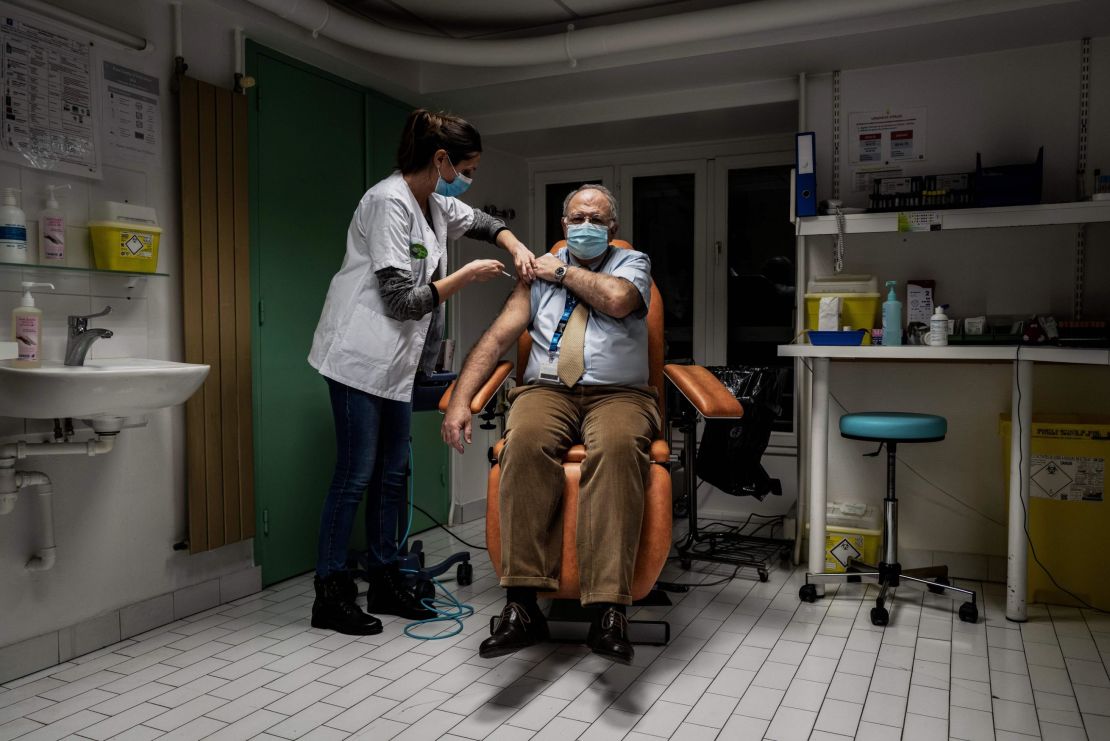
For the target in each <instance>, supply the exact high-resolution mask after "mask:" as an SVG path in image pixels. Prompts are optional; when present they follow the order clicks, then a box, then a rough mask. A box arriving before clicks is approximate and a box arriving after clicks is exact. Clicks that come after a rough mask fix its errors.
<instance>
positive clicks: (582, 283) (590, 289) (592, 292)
mask: <svg viewBox="0 0 1110 741" xmlns="http://www.w3.org/2000/svg"><path fill="white" fill-rule="evenodd" d="M563 285H564V286H566V288H567V290H568V291H570V292H571V293H573V294H574V295H575V296H577V297H578V298H580V299H582V300H583V301H585V302H586V303H587V304H589V305H590V307H591V308H593V309H594V310H596V311H600V312H601V313H602V314H608V315H609V316H611V317H613V318H614V319H624V318H625V317H626V316H628V315H629V314H631V313H632V312H634V311H636V310H638V309H640V308H642V307H643V305H644V299H643V297H642V296H640V292H639V291H638V290H636V286H634V285H632V282H631V281H629V280H626V279H624V278H618V277H617V276H615V275H606V274H605V273H595V272H593V271H592V270H587V269H586V268H580V267H576V266H573V265H572V266H571V267H569V268H568V269H567V274H566V277H564V278H563Z"/></svg>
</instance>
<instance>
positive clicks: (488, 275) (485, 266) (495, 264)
mask: <svg viewBox="0 0 1110 741" xmlns="http://www.w3.org/2000/svg"><path fill="white" fill-rule="evenodd" d="M462 270H464V271H466V277H467V279H468V281H478V282H479V283H485V282H486V281H487V280H493V279H494V278H496V277H497V276H499V275H501V273H502V271H504V270H505V266H504V265H502V264H501V261H500V260H472V261H470V262H468V263H467V264H466V265H464V266H463V267H462Z"/></svg>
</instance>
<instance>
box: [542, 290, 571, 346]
mask: <svg viewBox="0 0 1110 741" xmlns="http://www.w3.org/2000/svg"><path fill="white" fill-rule="evenodd" d="M575 306H578V297H577V296H575V295H574V294H573V293H571V292H570V291H567V303H566V306H565V307H564V308H563V316H562V318H561V319H559V326H557V327H556V328H555V334H553V335H551V347H549V348H548V349H547V354H548V355H549V356H551V357H554V356H555V353H557V352H559V343H560V342H561V341H562V339H563V332H565V331H566V328H567V322H569V321H570V315H571V314H573V313H574V307H575Z"/></svg>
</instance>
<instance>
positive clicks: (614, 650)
mask: <svg viewBox="0 0 1110 741" xmlns="http://www.w3.org/2000/svg"><path fill="white" fill-rule="evenodd" d="M586 645H587V646H589V647H590V650H591V651H593V652H594V653H595V654H597V655H598V656H604V657H605V658H607V659H611V660H613V661H615V662H617V663H619V664H631V663H632V657H633V656H635V655H636V652H635V650H634V649H633V648H632V642H631V641H630V640H629V639H628V618H627V617H626V616H625V614H624V613H623V612H621V611H620V610H618V609H616V608H615V607H607V608H605V609H604V610H602V611H601V615H600V616H599V617H598V618H597V619H595V620H594V622H592V623H591V624H590V632H589V635H588V636H587V637H586Z"/></svg>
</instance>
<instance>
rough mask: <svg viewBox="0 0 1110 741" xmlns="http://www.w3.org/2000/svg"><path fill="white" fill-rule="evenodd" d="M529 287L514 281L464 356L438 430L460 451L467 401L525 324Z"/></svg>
mask: <svg viewBox="0 0 1110 741" xmlns="http://www.w3.org/2000/svg"><path fill="white" fill-rule="evenodd" d="M530 290H531V289H529V287H528V285H527V284H526V283H524V282H523V281H517V284H516V288H515V289H513V292H512V293H511V294H509V298H508V300H507V301H505V306H504V307H503V308H502V309H501V313H500V314H499V315H498V316H497V318H496V319H494V320H493V324H492V325H490V328H489V329H487V330H486V331H485V333H484V334H483V335H482V337H481V339H479V340H478V344H476V345H475V346H474V349H472V350H471V351H470V354H469V355H467V356H466V362H464V363H463V367H462V372H460V373H459V379H458V381H456V382H455V390H454V391H453V392H452V393H451V402H450V403H449V404H448V406H447V412H446V413H445V414H444V416H443V426H442V429H441V432H442V435H443V441H444V442H445V443H447V444H448V445H450V446H451V447H453V448H454V449H455V450H457V451H459V452H460V453H461V452H463V445H462V443H463V440H464V439H465V441H466V442H467V443H469V442H471V429H470V424H471V419H470V417H471V415H470V401H471V400H472V399H473V398H474V395H475V394H476V393H478V389H480V388H481V387H482V384H484V383H485V382H486V379H487V378H489V375H490V373H492V372H493V368H494V366H495V365H497V361H498V360H499V359H500V358H501V356H502V355H504V354H505V351H506V350H508V349H509V346H510V345H512V343H513V342H514V341H515V340H516V339H517V338H518V337H520V333H521V332H523V331H524V329H525V328H526V327H527V326H528V320H529V318H530V317H531V314H532V309H531V293H530Z"/></svg>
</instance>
